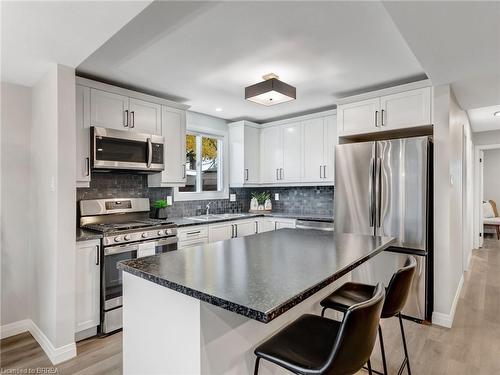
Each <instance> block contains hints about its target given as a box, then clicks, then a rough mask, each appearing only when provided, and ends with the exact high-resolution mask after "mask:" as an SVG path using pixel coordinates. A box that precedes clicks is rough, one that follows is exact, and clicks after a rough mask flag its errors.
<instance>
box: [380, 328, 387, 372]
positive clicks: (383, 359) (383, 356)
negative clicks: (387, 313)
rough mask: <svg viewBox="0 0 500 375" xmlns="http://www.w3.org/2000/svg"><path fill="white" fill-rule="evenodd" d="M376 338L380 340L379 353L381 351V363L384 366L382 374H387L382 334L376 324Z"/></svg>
mask: <svg viewBox="0 0 500 375" xmlns="http://www.w3.org/2000/svg"><path fill="white" fill-rule="evenodd" d="M378 338H379V341H380V353H382V365H383V366H384V375H387V361H386V359H385V347H384V336H383V335H382V327H381V326H380V324H379V325H378Z"/></svg>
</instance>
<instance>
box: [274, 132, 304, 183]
mask: <svg viewBox="0 0 500 375" xmlns="http://www.w3.org/2000/svg"><path fill="white" fill-rule="evenodd" d="M280 128H281V132H282V136H281V139H282V149H283V165H282V167H281V168H280V171H279V179H280V182H288V183H290V182H300V181H301V180H302V168H301V166H302V143H303V142H302V126H301V124H300V122H293V123H290V124H286V125H282V126H280Z"/></svg>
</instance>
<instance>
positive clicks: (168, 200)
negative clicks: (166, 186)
mask: <svg viewBox="0 0 500 375" xmlns="http://www.w3.org/2000/svg"><path fill="white" fill-rule="evenodd" d="M167 204H168V205H169V206H171V205H172V196H171V195H167Z"/></svg>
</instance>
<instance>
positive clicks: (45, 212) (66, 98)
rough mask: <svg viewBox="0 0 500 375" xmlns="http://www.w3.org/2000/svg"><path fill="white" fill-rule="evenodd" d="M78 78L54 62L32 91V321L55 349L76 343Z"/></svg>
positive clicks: (70, 70) (68, 69)
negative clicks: (33, 264) (76, 131)
mask: <svg viewBox="0 0 500 375" xmlns="http://www.w3.org/2000/svg"><path fill="white" fill-rule="evenodd" d="M74 74H75V73H74V69H71V68H67V67H63V66H60V65H55V64H54V65H53V66H52V68H51V69H50V71H49V72H48V73H47V74H46V75H45V76H44V77H43V78H42V79H41V80H40V81H39V82H38V83H37V84H36V85H35V86H34V87H33V97H32V98H33V99H32V100H33V113H32V132H31V171H32V173H31V185H32V189H31V206H32V212H31V244H32V253H33V258H34V263H35V270H34V285H33V294H34V301H33V302H34V303H33V305H34V307H33V312H32V320H33V321H34V323H35V324H36V325H37V326H38V327H39V328H40V330H41V331H42V332H43V333H44V334H45V336H47V338H48V340H50V342H51V344H52V346H53V347H54V348H55V349H57V348H61V347H65V346H68V345H71V344H72V345H74V326H75V311H74V308H75V303H74V298H75V296H74V292H75V291H74V288H75V279H74V272H75V271H74V270H75V222H76V218H75V216H76V207H75V204H76V203H75V194H76V185H75V152H74V150H75V146H76V144H75V142H76V137H75V75H74ZM67 354H68V353H67ZM68 355H69V354H68Z"/></svg>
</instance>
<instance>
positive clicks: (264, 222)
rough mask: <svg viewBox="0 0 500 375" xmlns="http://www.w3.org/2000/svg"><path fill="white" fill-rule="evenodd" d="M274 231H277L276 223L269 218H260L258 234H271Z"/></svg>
mask: <svg viewBox="0 0 500 375" xmlns="http://www.w3.org/2000/svg"><path fill="white" fill-rule="evenodd" d="M273 230H276V223H275V222H274V221H272V220H270V219H268V218H262V217H260V218H258V220H257V232H258V233H264V232H271V231H273Z"/></svg>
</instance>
